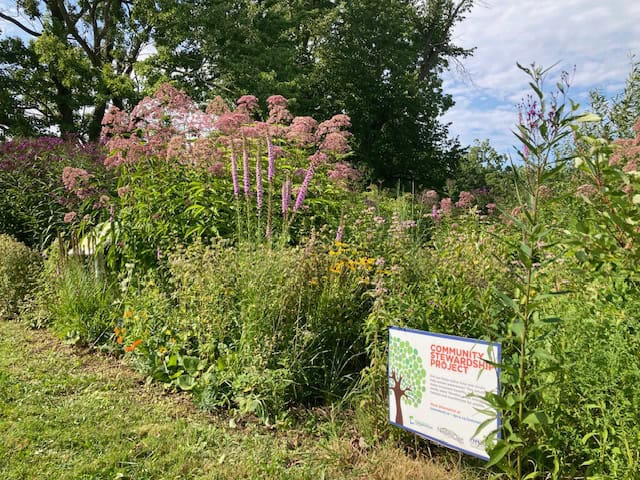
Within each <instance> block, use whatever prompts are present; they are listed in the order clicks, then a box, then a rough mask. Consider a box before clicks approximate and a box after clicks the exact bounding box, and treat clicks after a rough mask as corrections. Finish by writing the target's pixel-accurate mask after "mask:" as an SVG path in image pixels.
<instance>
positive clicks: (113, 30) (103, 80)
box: [0, 0, 155, 138]
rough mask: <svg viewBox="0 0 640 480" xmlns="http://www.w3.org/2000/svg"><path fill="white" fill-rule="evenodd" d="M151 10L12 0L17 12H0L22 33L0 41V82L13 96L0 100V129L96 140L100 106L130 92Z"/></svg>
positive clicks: (109, 2)
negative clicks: (52, 129) (44, 130)
mask: <svg viewBox="0 0 640 480" xmlns="http://www.w3.org/2000/svg"><path fill="white" fill-rule="evenodd" d="M154 8H155V7H154V3H153V2H151V0H148V1H147V0H128V1H127V0H43V1H39V0H19V1H18V3H17V4H16V10H17V14H11V13H9V12H6V11H0V21H2V22H4V23H5V25H8V24H11V25H13V26H14V27H17V28H18V29H20V31H21V32H22V34H23V37H27V38H29V40H28V41H27V42H25V41H24V40H22V39H21V38H18V37H14V38H5V39H3V40H2V43H1V44H0V83H2V84H3V85H7V87H8V88H9V93H10V95H11V96H12V98H13V100H12V102H7V105H6V106H5V105H0V108H2V112H0V122H2V123H3V125H4V128H5V129H7V130H9V131H17V132H18V133H22V132H21V131H22V130H25V122H26V125H27V126H29V127H30V128H31V130H36V131H37V130H38V129H39V128H41V127H42V126H43V125H45V126H57V127H58V128H59V129H60V131H61V133H69V132H81V133H87V134H88V135H89V137H90V138H97V136H98V134H99V132H100V122H101V120H102V116H103V115H104V112H105V109H106V107H107V105H108V104H109V103H113V104H115V105H117V106H123V105H124V104H125V103H126V102H127V101H128V100H130V99H132V98H134V97H136V92H135V88H134V83H133V81H132V78H131V73H132V71H133V65H134V63H135V62H136V61H137V58H138V56H139V54H140V52H141V50H142V48H143V47H144V46H145V44H146V43H147V42H148V41H149V39H150V33H151V28H150V26H149V22H148V16H149V15H150V13H151V12H152V11H153V9H154ZM12 107H13V108H14V109H15V110H14V111H11V110H9V109H10V108H12ZM27 130H28V129H27Z"/></svg>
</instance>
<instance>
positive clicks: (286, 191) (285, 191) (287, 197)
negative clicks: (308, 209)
mask: <svg viewBox="0 0 640 480" xmlns="http://www.w3.org/2000/svg"><path fill="white" fill-rule="evenodd" d="M290 201H291V180H289V179H288V178H287V179H286V180H285V182H284V183H283V184H282V215H283V216H285V215H286V214H287V210H289V202H290Z"/></svg>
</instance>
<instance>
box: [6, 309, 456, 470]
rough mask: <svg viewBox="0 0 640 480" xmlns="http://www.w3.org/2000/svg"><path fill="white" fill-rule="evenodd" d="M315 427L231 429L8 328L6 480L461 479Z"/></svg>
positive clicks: (123, 370)
mask: <svg viewBox="0 0 640 480" xmlns="http://www.w3.org/2000/svg"><path fill="white" fill-rule="evenodd" d="M310 415H318V414H317V413H310ZM314 421H316V426H315V427H314V429H313V430H310V429H308V428H307V429H304V428H301V427H300V428H294V427H292V428H289V429H287V430H278V429H269V428H267V427H264V426H261V425H258V424H253V423H245V422H238V423H239V426H238V425H236V426H232V425H231V424H232V423H234V422H232V421H231V420H230V419H229V418H225V417H222V416H215V415H211V414H207V413H204V412H201V411H198V410H196V409H195V408H194V407H193V405H192V404H191V402H190V400H189V399H188V397H184V396H180V395H175V394H166V392H164V391H163V390H162V388H160V387H158V386H156V385H147V384H146V383H145V382H144V381H143V380H142V379H141V377H139V376H138V375H137V374H136V373H134V372H133V371H131V370H130V369H129V368H127V367H126V366H125V365H124V364H122V363H121V362H120V361H119V360H117V359H114V358H111V357H106V356H104V355H99V354H95V353H91V354H89V353H86V352H82V351H79V350H77V349H74V348H72V347H70V346H67V345H65V344H62V343H61V342H60V341H59V340H57V339H55V338H54V337H53V336H51V334H50V333H48V332H46V331H33V330H28V329H27V328H26V327H25V326H24V325H22V324H19V323H15V322H7V321H0V437H1V439H2V441H0V478H2V479H3V480H9V479H30V478H38V479H96V480H97V479H191V478H204V479H227V478H234V479H235V478H247V479H258V478H265V479H266V478H268V479H272V478H276V479H277V478H282V479H303V478H309V479H321V478H327V479H329V478H362V479H365V478H367V479H368V478H378V479H383V478H412V479H456V478H457V479H461V478H463V477H462V475H461V474H459V473H457V471H455V470H454V471H452V470H451V467H450V466H449V468H445V465H443V464H440V465H437V464H434V463H433V462H432V461H429V460H427V459H425V458H420V459H415V458H412V457H410V456H407V455H406V454H405V453H404V452H403V451H402V450H400V449H398V448H396V447H395V446H393V445H386V446H380V447H379V448H378V447H376V448H375V449H372V448H368V447H366V446H365V448H362V445H359V444H358V441H357V440H355V438H354V437H351V438H350V437H349V434H348V433H342V434H333V435H332V434H326V433H325V434H323V433H321V432H323V431H325V432H328V431H329V430H330V428H331V426H332V424H330V422H328V421H327V420H323V419H321V418H319V417H318V418H317V419H314ZM323 422H324V423H325V425H323ZM356 438H357V437H356ZM440 461H441V462H442V460H440Z"/></svg>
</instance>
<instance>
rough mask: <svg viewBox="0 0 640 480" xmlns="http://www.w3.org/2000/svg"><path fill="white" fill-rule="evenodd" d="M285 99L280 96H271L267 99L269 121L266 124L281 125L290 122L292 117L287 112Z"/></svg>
mask: <svg viewBox="0 0 640 480" xmlns="http://www.w3.org/2000/svg"><path fill="white" fill-rule="evenodd" d="M287 103H288V102H287V99H286V98H284V97H283V96H282V95H272V96H270V97H269V98H267V105H268V106H269V119H268V120H267V123H269V124H270V125H282V124H287V123H289V122H290V121H291V119H292V118H293V116H292V115H291V113H290V112H289V110H287Z"/></svg>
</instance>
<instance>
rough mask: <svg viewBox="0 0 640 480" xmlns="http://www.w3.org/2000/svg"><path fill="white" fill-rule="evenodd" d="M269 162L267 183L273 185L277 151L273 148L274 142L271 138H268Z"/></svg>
mask: <svg viewBox="0 0 640 480" xmlns="http://www.w3.org/2000/svg"><path fill="white" fill-rule="evenodd" d="M267 160H268V166H267V181H268V182H269V183H272V182H273V177H274V176H275V173H276V150H275V148H273V142H272V141H271V137H269V136H267Z"/></svg>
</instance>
